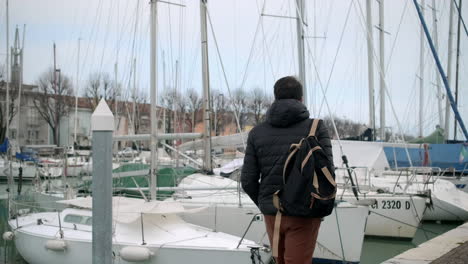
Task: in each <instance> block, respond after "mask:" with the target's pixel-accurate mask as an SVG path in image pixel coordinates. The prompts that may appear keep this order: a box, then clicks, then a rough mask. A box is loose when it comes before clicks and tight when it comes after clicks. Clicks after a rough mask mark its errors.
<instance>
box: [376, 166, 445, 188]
mask: <svg viewBox="0 0 468 264" xmlns="http://www.w3.org/2000/svg"><path fill="white" fill-rule="evenodd" d="M444 173H445V170H442V169H441V168H439V167H404V168H402V167H400V168H398V170H388V171H383V172H382V176H396V177H397V178H396V181H395V182H394V184H393V190H392V193H393V194H395V193H396V192H397V187H401V186H402V185H403V186H404V188H403V193H407V192H408V188H409V187H410V186H411V185H413V184H422V185H423V187H422V190H421V191H426V190H428V189H429V188H430V187H431V186H433V185H434V183H435V182H436V181H437V180H438V179H439V177H440V176H441V175H443V174H444Z"/></svg>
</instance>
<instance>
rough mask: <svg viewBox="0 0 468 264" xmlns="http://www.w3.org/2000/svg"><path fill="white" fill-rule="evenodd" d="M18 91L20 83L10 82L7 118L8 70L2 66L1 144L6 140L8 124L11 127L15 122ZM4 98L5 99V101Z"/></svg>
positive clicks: (0, 74)
mask: <svg viewBox="0 0 468 264" xmlns="http://www.w3.org/2000/svg"><path fill="white" fill-rule="evenodd" d="M18 91H19V83H18V82H11V80H10V85H9V97H10V102H9V104H8V105H9V107H8V108H9V111H10V112H9V116H8V117H7V116H6V106H7V101H6V70H5V66H4V64H0V95H1V96H0V97H1V98H2V100H0V102H1V103H0V143H1V142H3V141H4V140H5V137H6V136H7V135H6V124H7V122H8V124H9V125H11V122H12V121H13V119H14V117H15V115H16V113H17V112H18V109H17V108H18V107H17V106H18V105H17V103H15V101H16V99H17V97H18ZM3 98H4V99H3Z"/></svg>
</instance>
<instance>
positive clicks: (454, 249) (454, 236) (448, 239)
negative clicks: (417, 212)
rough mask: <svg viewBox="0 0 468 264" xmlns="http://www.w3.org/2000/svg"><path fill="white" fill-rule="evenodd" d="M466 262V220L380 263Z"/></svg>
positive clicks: (436, 263)
mask: <svg viewBox="0 0 468 264" xmlns="http://www.w3.org/2000/svg"><path fill="white" fill-rule="evenodd" d="M426 263H432V264H442V263H443V264H462V263H468V222H467V223H465V224H463V225H461V226H459V227H457V228H455V229H452V230H450V231H448V232H446V233H444V234H442V235H440V236H438V237H435V238H433V239H431V240H429V241H426V242H425V243H423V244H421V245H419V246H418V247H416V248H412V249H410V250H408V251H405V252H403V253H402V254H400V255H398V256H395V257H393V258H392V259H389V260H386V261H384V262H382V264H426Z"/></svg>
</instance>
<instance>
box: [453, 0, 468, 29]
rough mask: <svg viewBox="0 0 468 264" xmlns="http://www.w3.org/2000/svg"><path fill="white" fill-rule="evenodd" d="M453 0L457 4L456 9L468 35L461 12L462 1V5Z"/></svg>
mask: <svg viewBox="0 0 468 264" xmlns="http://www.w3.org/2000/svg"><path fill="white" fill-rule="evenodd" d="M452 1H453V3H454V4H455V9H456V10H457V12H458V17H459V18H460V20H461V22H462V23H463V28H464V29H465V34H466V35H467V36H468V29H466V25H465V20H464V19H463V16H462V13H461V2H460V6H458V4H457V1H456V0H452Z"/></svg>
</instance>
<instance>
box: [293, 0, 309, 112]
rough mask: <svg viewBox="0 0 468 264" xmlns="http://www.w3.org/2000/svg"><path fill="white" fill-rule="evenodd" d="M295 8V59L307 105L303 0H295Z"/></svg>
mask: <svg viewBox="0 0 468 264" xmlns="http://www.w3.org/2000/svg"><path fill="white" fill-rule="evenodd" d="M296 4H297V8H296V13H297V19H296V29H297V59H298V63H299V81H300V82H301V83H302V86H303V100H304V104H305V105H306V106H308V103H309V97H308V92H307V85H306V75H305V57H304V27H303V26H302V24H303V20H304V13H305V12H304V8H305V2H304V0H296Z"/></svg>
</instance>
